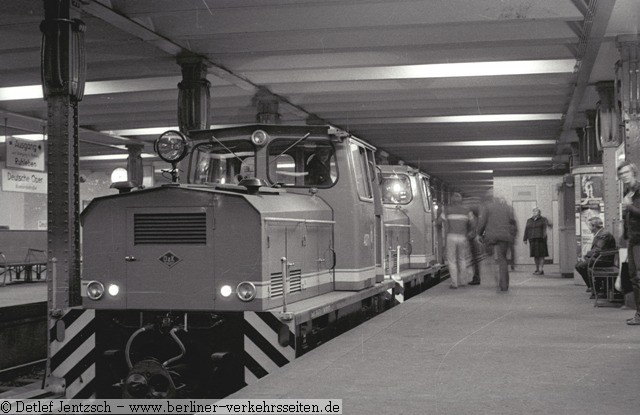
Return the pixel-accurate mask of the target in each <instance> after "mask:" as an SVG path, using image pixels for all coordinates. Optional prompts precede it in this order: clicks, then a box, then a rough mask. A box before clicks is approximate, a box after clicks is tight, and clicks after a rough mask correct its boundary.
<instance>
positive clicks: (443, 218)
mask: <svg viewBox="0 0 640 415" xmlns="http://www.w3.org/2000/svg"><path fill="white" fill-rule="evenodd" d="M472 220H473V214H472V213H471V210H469V208H467V207H465V206H463V205H462V195H460V193H453V194H452V195H451V204H449V206H446V207H445V208H444V209H443V211H442V213H441V214H440V216H439V217H438V222H439V223H442V225H443V226H444V227H445V229H446V231H447V242H446V247H445V252H446V257H447V262H448V266H449V274H450V275H451V285H450V287H449V288H458V287H462V286H465V285H467V281H468V278H469V259H470V256H471V252H470V249H469V240H468V234H469V232H470V230H471V226H472V222H471V221H472Z"/></svg>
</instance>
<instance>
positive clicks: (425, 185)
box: [420, 176, 433, 212]
mask: <svg viewBox="0 0 640 415" xmlns="http://www.w3.org/2000/svg"><path fill="white" fill-rule="evenodd" d="M420 183H421V186H422V202H423V205H424V211H425V212H431V206H432V204H433V199H432V197H431V187H429V179H427V178H426V177H424V176H422V177H421V178H420Z"/></svg>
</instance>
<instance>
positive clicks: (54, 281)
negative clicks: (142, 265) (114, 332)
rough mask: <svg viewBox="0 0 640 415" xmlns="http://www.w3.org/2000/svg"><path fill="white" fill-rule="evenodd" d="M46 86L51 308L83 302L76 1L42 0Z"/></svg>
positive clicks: (80, 28) (81, 67) (81, 78)
mask: <svg viewBox="0 0 640 415" xmlns="http://www.w3.org/2000/svg"><path fill="white" fill-rule="evenodd" d="M44 11H45V20H44V21H42V23H41V24H40V30H41V31H42V33H43V37H42V62H41V74H42V88H43V95H44V99H45V100H46V101H47V132H48V135H49V145H48V146H47V147H48V151H47V172H48V183H47V185H48V199H47V211H48V250H47V251H48V252H47V253H48V258H49V263H48V267H47V275H49V276H51V277H50V278H48V280H49V282H48V284H49V295H48V300H49V310H50V311H51V313H52V315H56V314H59V313H60V310H62V309H64V308H67V307H72V306H76V305H79V304H81V297H80V232H79V222H80V221H79V173H78V102H79V101H81V100H82V97H83V94H84V82H85V61H84V31H85V25H84V23H83V22H82V21H81V20H79V19H78V18H77V17H79V16H80V9H79V5H78V2H75V1H72V0H44Z"/></svg>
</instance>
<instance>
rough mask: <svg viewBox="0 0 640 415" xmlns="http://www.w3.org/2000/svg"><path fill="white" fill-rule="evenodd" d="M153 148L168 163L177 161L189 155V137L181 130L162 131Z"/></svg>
mask: <svg viewBox="0 0 640 415" xmlns="http://www.w3.org/2000/svg"><path fill="white" fill-rule="evenodd" d="M153 149H154V150H155V152H156V153H158V156H160V158H161V159H162V160H164V161H166V162H168V163H177V162H179V161H180V160H182V159H183V158H184V156H186V155H187V139H186V138H185V136H184V135H182V133H180V132H179V131H174V130H170V131H167V132H165V133H162V135H161V136H160V137H158V138H157V139H156V141H155V143H153Z"/></svg>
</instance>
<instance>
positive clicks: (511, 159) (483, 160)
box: [410, 157, 553, 170]
mask: <svg viewBox="0 0 640 415" xmlns="http://www.w3.org/2000/svg"><path fill="white" fill-rule="evenodd" d="M552 159H553V158H552V157H487V158H476V159H441V160H435V159H434V160H420V162H421V163H530V162H533V161H552ZM417 162H418V160H412V161H410V163H417ZM494 170H495V169H494Z"/></svg>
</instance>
